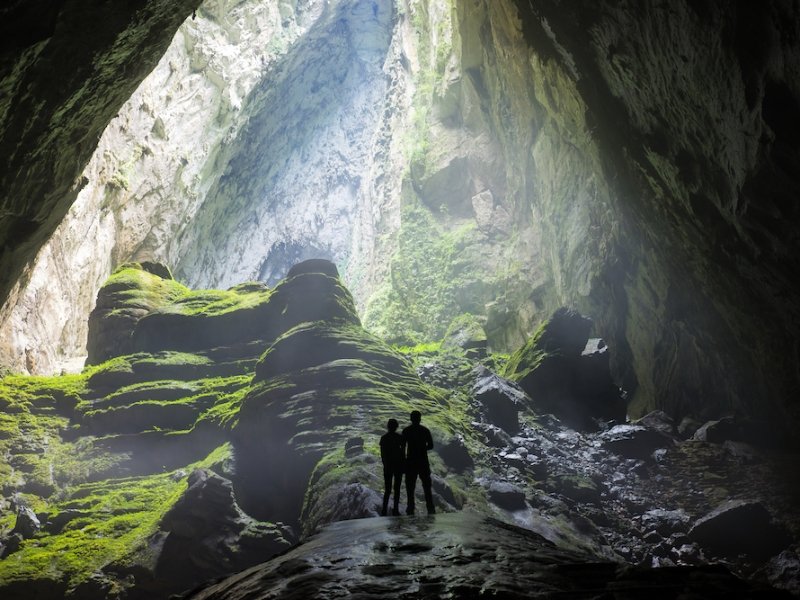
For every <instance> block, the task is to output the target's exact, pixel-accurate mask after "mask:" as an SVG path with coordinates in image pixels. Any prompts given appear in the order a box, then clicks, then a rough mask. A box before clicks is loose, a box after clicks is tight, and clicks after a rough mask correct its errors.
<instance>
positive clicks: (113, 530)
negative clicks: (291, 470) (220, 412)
mask: <svg viewBox="0 0 800 600" xmlns="http://www.w3.org/2000/svg"><path fill="white" fill-rule="evenodd" d="M229 456H230V448H229V447H228V446H227V445H225V446H222V447H220V448H217V449H216V450H215V451H214V452H212V453H211V454H210V455H209V456H207V457H206V458H205V459H203V460H202V461H199V462H198V463H195V464H193V465H189V466H188V467H187V470H191V469H194V468H196V467H213V466H215V465H219V464H221V463H222V462H223V461H225V460H227V459H228V458H229ZM185 489H186V479H185V478H180V479H176V478H174V477H173V476H171V475H170V474H159V475H150V476H146V477H131V478H122V479H114V480H106V481H101V482H97V483H87V484H83V485H78V486H75V487H73V488H71V489H70V490H69V492H68V493H67V494H66V495H65V497H64V498H63V499H62V500H60V501H58V502H56V503H54V504H52V505H51V506H49V507H48V510H49V512H50V513H51V514H52V515H55V514H57V513H58V512H61V511H64V510H67V509H74V510H79V511H81V512H83V513H85V516H84V517H80V518H76V519H73V520H72V521H70V522H68V523H67V525H66V526H65V527H64V530H63V531H62V533H60V534H59V535H47V534H44V533H42V534H38V535H37V536H35V537H34V538H32V539H29V540H25V541H24V542H23V544H22V547H21V549H20V550H19V551H18V552H16V553H13V554H11V555H10V556H8V557H7V558H6V559H5V560H3V561H0V585H6V584H8V583H11V582H13V581H19V580H27V579H40V578H42V577H49V578H51V579H55V580H62V579H66V580H67V581H68V583H69V585H71V586H74V585H76V584H78V583H80V582H81V581H83V580H85V579H86V578H87V577H88V576H89V575H91V574H92V573H93V572H95V571H96V570H98V569H99V568H101V567H103V566H105V565H107V564H109V563H111V562H115V563H117V564H120V565H122V566H124V565H125V564H126V563H128V562H129V561H130V557H131V556H133V555H134V553H136V552H137V551H140V550H141V549H143V548H144V547H146V545H147V539H148V538H149V537H150V536H151V535H152V534H153V533H155V531H156V530H157V528H158V523H159V521H160V520H161V518H162V517H163V516H164V514H165V513H166V512H167V511H168V510H169V509H170V508H171V507H172V505H173V504H174V503H175V501H176V500H177V499H178V498H179V497H180V496H181V494H182V493H183V492H184V491H185Z"/></svg>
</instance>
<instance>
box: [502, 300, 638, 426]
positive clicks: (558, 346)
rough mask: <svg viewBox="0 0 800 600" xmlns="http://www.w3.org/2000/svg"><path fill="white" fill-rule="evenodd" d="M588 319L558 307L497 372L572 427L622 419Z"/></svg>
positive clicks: (621, 403)
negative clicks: (501, 369)
mask: <svg viewBox="0 0 800 600" xmlns="http://www.w3.org/2000/svg"><path fill="white" fill-rule="evenodd" d="M591 326H592V322H591V320H590V319H588V318H587V317H584V316H582V315H581V314H579V313H577V312H576V311H574V310H570V309H567V308H560V309H558V310H557V311H556V312H555V313H554V314H553V316H552V317H551V318H550V320H549V321H547V322H546V323H545V324H544V325H543V326H542V327H541V328H540V329H539V330H538V331H537V332H536V333H535V334H534V335H533V337H532V338H531V339H530V340H528V342H527V343H526V344H525V345H524V346H523V347H522V348H520V349H519V350H518V351H517V352H515V353H514V354H513V355H512V356H511V358H510V359H509V361H508V364H507V365H506V367H505V369H504V372H503V374H504V375H505V376H506V377H508V378H509V379H511V380H513V381H516V382H517V383H519V384H520V386H521V387H522V389H523V390H525V392H527V393H528V395H530V396H531V398H532V399H533V400H534V401H535V402H536V403H537V404H539V406H540V407H541V408H542V409H543V410H546V411H548V412H552V413H553V414H555V415H556V416H558V417H559V418H560V419H562V420H563V421H565V422H567V423H568V424H570V425H572V426H574V427H581V428H588V427H591V426H592V425H593V422H592V421H593V419H602V420H618V421H621V420H624V418H625V408H626V402H625V397H624V394H623V393H622V392H621V390H620V389H619V387H617V386H616V385H615V384H614V382H613V380H612V378H611V370H610V367H609V353H608V347H607V346H606V344H605V342H604V341H603V340H600V339H589V332H590V330H591Z"/></svg>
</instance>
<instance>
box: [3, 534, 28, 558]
mask: <svg viewBox="0 0 800 600" xmlns="http://www.w3.org/2000/svg"><path fill="white" fill-rule="evenodd" d="M24 539H25V538H23V537H22V534H21V533H10V534H8V535H7V536H6V537H3V538H0V559H3V558H5V557H6V556H8V555H9V554H13V553H14V552H16V551H17V550H19V547H20V546H21V545H22V541H23V540H24Z"/></svg>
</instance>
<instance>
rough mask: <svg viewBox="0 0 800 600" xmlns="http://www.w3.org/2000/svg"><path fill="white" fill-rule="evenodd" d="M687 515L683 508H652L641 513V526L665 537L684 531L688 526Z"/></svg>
mask: <svg viewBox="0 0 800 600" xmlns="http://www.w3.org/2000/svg"><path fill="white" fill-rule="evenodd" d="M689 520H690V519H689V515H688V514H686V511H685V510H683V509H680V508H679V509H675V510H666V509H663V508H654V509H652V510H648V511H647V512H645V513H644V514H643V515H642V526H643V527H644V528H645V529H650V530H653V531H656V532H657V533H658V534H659V535H660V536H661V537H663V538H667V537H669V536H670V535H672V534H675V533H685V532H686V531H687V529H688V528H689Z"/></svg>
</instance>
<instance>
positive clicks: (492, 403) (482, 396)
mask: <svg viewBox="0 0 800 600" xmlns="http://www.w3.org/2000/svg"><path fill="white" fill-rule="evenodd" d="M475 374H476V378H475V384H474V385H473V387H472V391H473V394H474V395H475V399H476V400H477V401H478V403H479V404H480V406H481V407H482V409H483V411H482V412H483V414H484V415H485V417H486V420H487V421H488V422H489V423H492V424H494V425H497V426H498V427H500V428H502V429H504V430H505V431H507V432H508V433H511V434H514V433H517V432H518V431H519V412H520V411H521V410H523V409H524V408H525V406H526V397H525V393H524V392H523V391H522V390H520V389H519V388H518V387H516V386H515V385H513V384H512V383H510V382H509V381H507V380H505V379H503V378H502V377H499V376H498V375H496V374H494V373H492V372H491V371H489V370H488V369H486V368H484V367H477V368H476V370H475Z"/></svg>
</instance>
